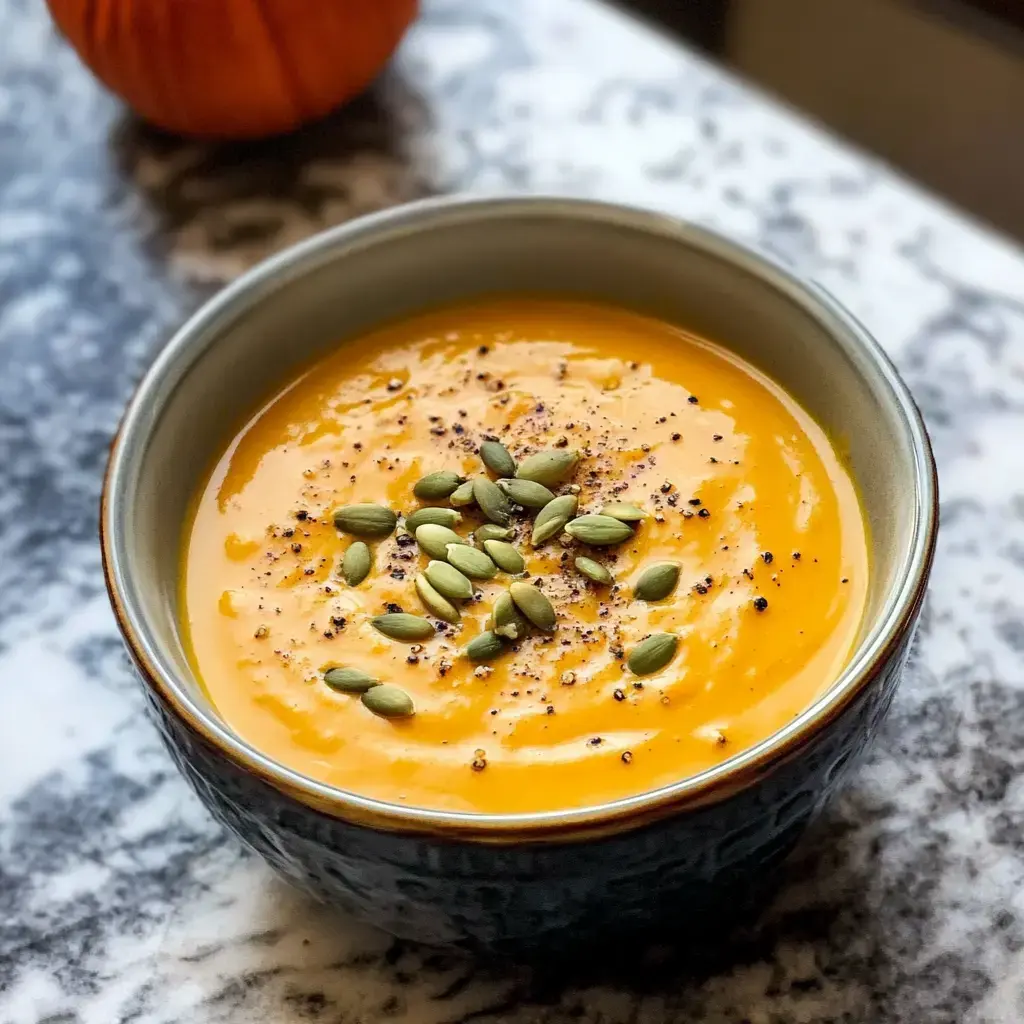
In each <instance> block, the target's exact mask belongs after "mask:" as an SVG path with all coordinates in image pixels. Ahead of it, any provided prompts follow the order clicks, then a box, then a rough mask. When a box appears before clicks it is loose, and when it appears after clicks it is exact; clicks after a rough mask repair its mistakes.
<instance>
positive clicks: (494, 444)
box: [480, 441, 516, 477]
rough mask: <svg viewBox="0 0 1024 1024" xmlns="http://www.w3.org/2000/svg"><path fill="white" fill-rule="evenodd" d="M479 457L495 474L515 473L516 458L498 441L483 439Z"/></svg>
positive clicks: (513, 474) (508, 474) (510, 474)
mask: <svg viewBox="0 0 1024 1024" xmlns="http://www.w3.org/2000/svg"><path fill="white" fill-rule="evenodd" d="M480 458H481V459H482V460H483V464H484V465H485V466H486V467H487V468H488V469H489V470H490V471H491V472H492V473H493V474H494V475H495V476H503V477H504V476H515V475H516V460H515V459H513V458H512V455H511V453H510V452H509V450H508V449H507V448H506V447H505V446H504V445H503V444H502V443H501V442H500V441H484V443H483V444H482V445H480Z"/></svg>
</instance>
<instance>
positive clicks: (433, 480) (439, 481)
mask: <svg viewBox="0 0 1024 1024" xmlns="http://www.w3.org/2000/svg"><path fill="white" fill-rule="evenodd" d="M464 479H465V478H464V477H461V476H459V474H458V473H453V472H452V471H451V470H450V469H441V470H438V471H437V472H436V473H428V474H427V475H426V476H425V477H423V478H422V479H421V480H417V481H416V486H415V487H413V489H412V493H413V494H415V495H416V497H417V498H419V499H420V501H440V500H441V499H442V498H447V497H448V495H449V494H451V493H452V491H454V490H455V488H456V487H458V486H459V484H461V483H462V481H463V480H464Z"/></svg>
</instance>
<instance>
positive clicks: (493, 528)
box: [473, 523, 516, 544]
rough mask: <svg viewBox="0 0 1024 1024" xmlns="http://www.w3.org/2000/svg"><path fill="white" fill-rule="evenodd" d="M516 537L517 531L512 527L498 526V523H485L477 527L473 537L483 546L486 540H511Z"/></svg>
mask: <svg viewBox="0 0 1024 1024" xmlns="http://www.w3.org/2000/svg"><path fill="white" fill-rule="evenodd" d="M515 535H516V531H515V530H513V529H512V528H511V527H505V526H498V525H497V524H496V523H484V525H483V526H479V527H477V530H476V533H475V534H474V535H473V536H474V537H476V539H477V540H478V541H480V543H481V544H483V542H484V541H485V540H511V539H512V538H513V537H514V536H515Z"/></svg>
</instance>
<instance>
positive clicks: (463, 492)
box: [448, 480, 474, 508]
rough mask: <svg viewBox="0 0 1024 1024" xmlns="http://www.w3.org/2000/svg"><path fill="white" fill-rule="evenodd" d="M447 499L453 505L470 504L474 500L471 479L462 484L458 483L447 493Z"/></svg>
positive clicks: (462, 505)
mask: <svg viewBox="0 0 1024 1024" xmlns="http://www.w3.org/2000/svg"><path fill="white" fill-rule="evenodd" d="M448 500H449V501H450V502H451V503H452V504H453V505H458V506H459V507H460V508H462V507H464V506H466V505H472V504H473V501H474V498H473V481H472V480H467V481H466V482H465V483H464V484H459V486H458V487H456V488H455V490H454V491H452V493H451V494H449V495H448Z"/></svg>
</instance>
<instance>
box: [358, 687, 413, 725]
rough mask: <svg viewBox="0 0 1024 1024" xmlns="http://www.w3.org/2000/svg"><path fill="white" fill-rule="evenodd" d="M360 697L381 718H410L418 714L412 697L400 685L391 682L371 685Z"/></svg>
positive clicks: (366, 706)
mask: <svg viewBox="0 0 1024 1024" xmlns="http://www.w3.org/2000/svg"><path fill="white" fill-rule="evenodd" d="M360 699H361V700H362V702H363V707H365V708H366V709H367V710H368V711H372V712H373V713H374V714H375V715H380V717H381V718H408V717H409V716H410V715H414V714H416V709H415V708H414V707H413V703H412V697H410V696H409V694H407V693H406V692H405V690H403V689H402V688H401V687H400V686H392V685H391V683H381V685H380V686H374V687H371V688H370V689H369V690H367V691H366V693H364V694H363V696H362V697H361V698H360Z"/></svg>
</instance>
